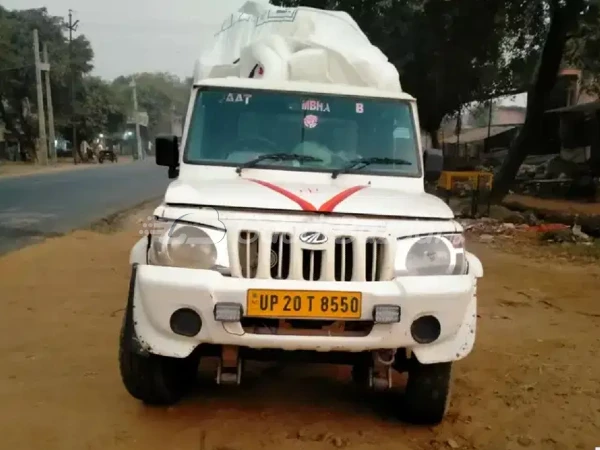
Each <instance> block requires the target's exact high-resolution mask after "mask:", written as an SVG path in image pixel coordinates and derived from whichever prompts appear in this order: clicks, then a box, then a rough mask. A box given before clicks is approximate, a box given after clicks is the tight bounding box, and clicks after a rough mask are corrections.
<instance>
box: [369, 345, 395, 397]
mask: <svg viewBox="0 0 600 450" xmlns="http://www.w3.org/2000/svg"><path fill="white" fill-rule="evenodd" d="M372 355H373V364H372V365H371V367H370V368H369V387H370V388H371V389H373V390H377V391H379V390H386V389H391V388H392V365H393V364H394V361H395V359H396V350H395V349H393V350H377V351H374V352H373V353H372Z"/></svg>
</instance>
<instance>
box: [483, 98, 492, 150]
mask: <svg viewBox="0 0 600 450" xmlns="http://www.w3.org/2000/svg"><path fill="white" fill-rule="evenodd" d="M493 106H494V102H493V101H492V99H491V98H490V101H489V104H488V127H487V128H488V129H487V139H486V140H485V141H484V143H483V146H484V152H485V153H487V152H489V150H490V135H491V134H492V108H493Z"/></svg>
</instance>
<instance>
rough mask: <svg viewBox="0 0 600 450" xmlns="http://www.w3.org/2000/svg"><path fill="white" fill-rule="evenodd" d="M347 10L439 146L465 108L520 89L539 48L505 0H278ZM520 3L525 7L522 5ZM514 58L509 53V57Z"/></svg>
mask: <svg viewBox="0 0 600 450" xmlns="http://www.w3.org/2000/svg"><path fill="white" fill-rule="evenodd" d="M276 3H277V4H279V5H282V6H298V4H302V5H304V6H311V7H317V8H323V9H336V10H343V11H346V12H348V13H349V14H350V15H351V16H352V17H353V18H354V19H355V20H356V21H357V23H358V24H359V26H360V27H361V28H362V29H363V31H364V32H365V34H366V35H367V36H368V37H369V39H370V40H371V42H372V43H373V44H374V45H376V46H377V47H379V48H380V49H381V50H382V51H383V52H384V53H385V54H386V55H387V56H388V58H389V59H390V61H391V62H392V63H393V64H394V65H395V66H396V67H397V69H398V71H399V73H400V80H401V83H402V86H403V89H404V90H405V91H407V92H408V93H410V94H412V95H413V96H414V97H416V98H417V101H418V104H419V116H420V117H419V118H420V122H421V126H422V128H423V129H424V130H425V131H427V132H428V133H429V134H430V136H431V138H432V143H433V145H434V146H436V147H438V146H439V143H438V139H437V132H438V130H439V127H440V124H441V122H442V119H443V118H444V117H445V116H448V115H450V116H451V115H455V114H456V113H458V111H459V110H460V109H461V108H462V107H463V105H464V104H467V103H470V102H472V101H481V100H486V99H488V98H491V97H494V96H499V95H505V94H510V93H516V92H519V91H521V90H523V86H524V85H525V83H526V82H527V81H528V80H529V77H530V74H531V73H532V72H533V69H534V61H535V57H536V55H537V52H538V51H539V47H538V46H537V45H536V44H538V42H537V41H536V39H535V36H536V33H535V30H536V29H538V28H539V27H540V26H541V24H540V22H539V21H538V22H535V21H532V22H530V23H523V18H522V17H521V16H520V13H521V12H522V11H521V10H518V9H517V8H512V7H510V6H511V5H510V4H509V5H508V6H507V4H506V2H505V1H502V0H489V1H485V2H484V1H481V0H461V1H447V0H427V1H417V0H408V1H407V0H378V1H373V0H310V1H308V2H306V1H301V2H300V1H298V0H278V1H277V2H276ZM522 3H523V2H522ZM508 55H509V56H508Z"/></svg>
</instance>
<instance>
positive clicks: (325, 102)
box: [184, 89, 421, 177]
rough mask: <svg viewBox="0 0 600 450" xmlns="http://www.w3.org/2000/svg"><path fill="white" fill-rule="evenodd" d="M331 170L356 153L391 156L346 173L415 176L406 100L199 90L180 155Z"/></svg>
mask: <svg viewBox="0 0 600 450" xmlns="http://www.w3.org/2000/svg"><path fill="white" fill-rule="evenodd" d="M282 153H284V154H290V155H291V154H294V155H301V156H305V157H308V158H302V157H300V158H295V159H294V158H281V157H280V158H272V159H268V158H265V159H261V160H260V161H259V162H257V163H255V164H253V166H254V167H259V168H273V169H275V168H276V169H279V170H302V171H316V172H331V171H337V170H340V169H345V168H346V169H347V167H348V164H349V163H350V162H352V161H355V160H357V159H366V158H382V159H383V158H387V159H390V158H393V159H397V160H404V161H405V163H404V164H395V163H390V161H387V163H386V162H385V161H382V162H381V163H377V162H375V163H371V164H369V165H368V166H364V167H359V168H357V169H356V170H353V169H349V170H344V173H360V174H367V173H371V174H377V175H392V176H413V177H414V176H420V174H421V172H420V161H419V157H418V145H417V139H416V136H415V126H414V122H413V116H412V113H411V105H410V103H408V102H405V101H400V100H387V99H374V98H356V97H340V96H334V95H313V94H303V93H288V92H271V91H262V90H236V91H233V90H222V89H210V90H202V91H200V92H199V93H198V96H197V97H196V100H195V105H194V109H193V113H192V117H191V121H190V127H189V132H188V136H187V141H186V148H185V153H184V162H186V163H190V164H207V165H220V166H239V165H241V164H244V163H247V162H249V161H252V160H255V159H256V158H258V157H261V156H263V155H268V154H282Z"/></svg>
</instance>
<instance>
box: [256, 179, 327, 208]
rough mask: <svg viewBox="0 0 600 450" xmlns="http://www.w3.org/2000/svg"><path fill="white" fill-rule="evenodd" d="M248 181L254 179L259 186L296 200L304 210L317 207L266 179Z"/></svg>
mask: <svg viewBox="0 0 600 450" xmlns="http://www.w3.org/2000/svg"><path fill="white" fill-rule="evenodd" d="M250 181H254V182H255V183H258V184H260V185H261V186H264V187H267V188H269V189H271V190H273V191H275V192H277V193H278V194H281V195H283V196H285V197H287V198H289V199H290V200H292V201H293V202H296V203H297V204H298V205H299V206H300V208H302V209H303V210H304V211H315V212H316V211H317V208H316V207H315V205H313V204H312V203H310V202H307V201H306V200H304V199H302V198H300V197H298V196H297V195H296V194H294V193H292V192H290V191H288V190H286V189H283V188H280V187H279V186H275V185H274V184H271V183H269V182H267V181H262V180H250Z"/></svg>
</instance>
